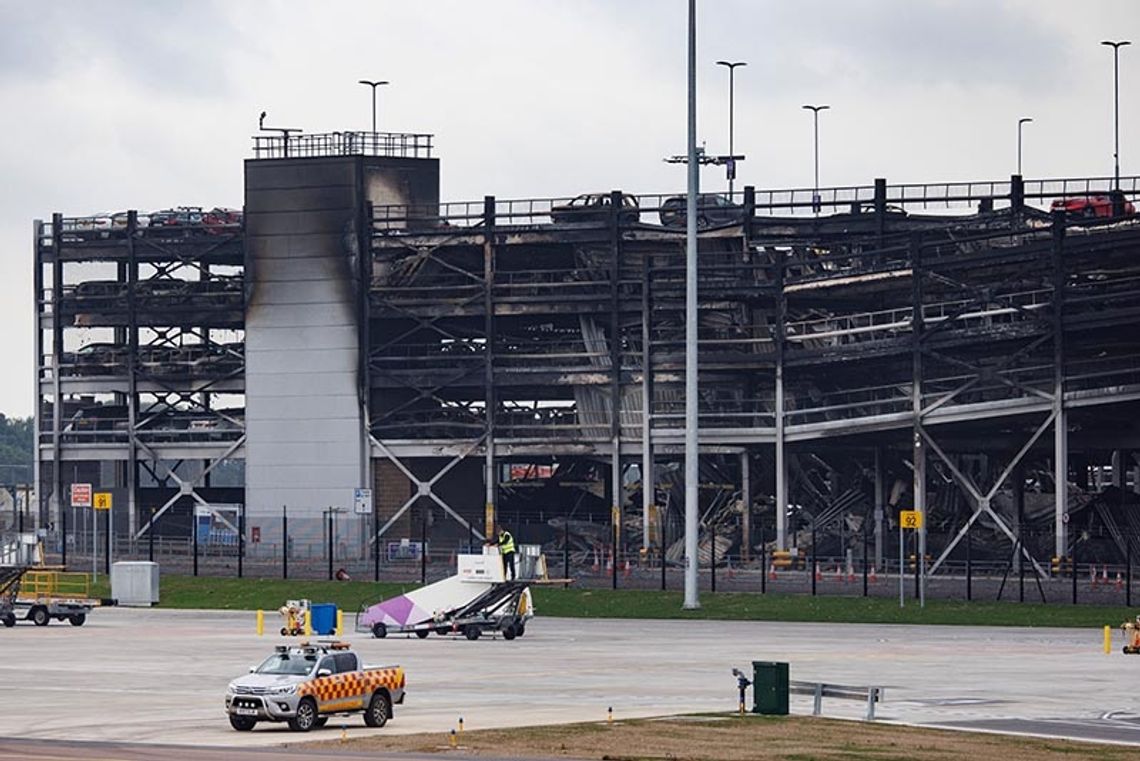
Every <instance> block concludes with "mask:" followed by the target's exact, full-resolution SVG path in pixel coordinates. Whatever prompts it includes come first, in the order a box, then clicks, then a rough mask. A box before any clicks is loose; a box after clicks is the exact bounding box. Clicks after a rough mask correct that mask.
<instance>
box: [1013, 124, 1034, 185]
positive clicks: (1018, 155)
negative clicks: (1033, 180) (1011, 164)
mask: <svg viewBox="0 0 1140 761" xmlns="http://www.w3.org/2000/svg"><path fill="white" fill-rule="evenodd" d="M1031 121H1033V120H1032V119H1031V118H1029V117H1028V116H1023V117H1021V118H1020V119H1018V120H1017V176H1018V177H1021V176H1022V174H1021V128H1022V127H1023V126H1025V125H1026V124H1029V122H1031Z"/></svg>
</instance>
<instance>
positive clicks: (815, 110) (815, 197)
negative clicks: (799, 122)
mask: <svg viewBox="0 0 1140 761" xmlns="http://www.w3.org/2000/svg"><path fill="white" fill-rule="evenodd" d="M829 108H831V106H804V109H805V110H807V111H811V112H812V118H813V121H814V122H815V182H814V184H813V185H812V188H811V208H812V211H813V212H815V213H816V214H819V208H820V199H819V112H820V111H826V110H827V109H829Z"/></svg>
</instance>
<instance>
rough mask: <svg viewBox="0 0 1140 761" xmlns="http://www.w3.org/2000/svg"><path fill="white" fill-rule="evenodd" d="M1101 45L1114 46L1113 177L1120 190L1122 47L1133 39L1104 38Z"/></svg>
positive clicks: (1129, 43)
mask: <svg viewBox="0 0 1140 761" xmlns="http://www.w3.org/2000/svg"><path fill="white" fill-rule="evenodd" d="M1100 44H1101V45H1108V46H1109V47H1110V48H1112V104H1113V106H1112V112H1113V116H1112V120H1113V151H1112V156H1113V158H1114V159H1115V168H1114V172H1113V178H1114V179H1115V180H1116V183H1115V185H1113V187H1114V188H1115V189H1116V190H1117V191H1119V190H1120V49H1121V48H1122V47H1124V46H1125V45H1131V44H1132V41H1131V40H1120V41H1119V42H1113V41H1111V40H1102V41H1101V43H1100Z"/></svg>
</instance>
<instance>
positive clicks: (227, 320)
mask: <svg viewBox="0 0 1140 761" xmlns="http://www.w3.org/2000/svg"><path fill="white" fill-rule="evenodd" d="M256 150H257V154H256V157H255V158H254V159H251V160H249V161H248V162H247V166H246V208H245V215H244V218H242V217H239V216H237V215H232V216H229V217H227V218H226V220H225V221H224V223H223V224H205V223H204V222H202V221H197V222H195V221H192V220H178V219H174V220H164V224H161V225H151V224H149V222H150V221H151V219H149V218H148V219H147V224H145V225H144V224H141V223H140V218H142V217H143V215H140V214H136V213H134V212H132V213H129V214H127V215H125V219H123V220H122V223H121V224H120V223H115V224H109V225H107V226H98V227H96V226H93V225H84V224H82V223H80V222H77V221H73V220H69V219H66V218H63V217H61V216H59V215H56V216H55V217H53V218H52V220H51V221H45V222H43V223H37V226H36V236H35V255H36V268H35V269H36V294H37V300H36V304H37V320H38V329H37V349H38V351H37V358H38V359H39V361H38V362H37V376H36V378H37V388H38V393H39V399H40V403H39V406H38V419H39V431H40V440H39V447H38V450H37V465H38V474H39V475H38V485H39V494H40V504H41V514H42V518H43V521H44V522H45V523H55V524H56V526H57V528H62V520H60V519H59V518H58V516H59V512H58V510H59V508H58V505H59V503H60V501H62V502H64V503H65V502H66V497H65V496H64V498H63V500H60V501H57V498H56V495H66V494H67V488H68V485H69V484H70V483H72V482H74V481H84V480H87V481H90V480H93V479H102V481H103V483H102V486H103V487H108V488H110V489H112V490H115V491H117V492H118V493H119V494H120V495H121V502H120V501H117V502H116V507H118V506H119V504H122V505H123V506H124V507H127V508H128V509H127V510H124V511H122V512H121V513H120V514H119V516H120V517H118V518H117V519H116V521H117V523H116V525H117V526H119V532H120V533H122V534H123V535H127V534H129V535H131V536H136V537H142V536H144V535H145V532H146V531H147V529H148V525H147V522H148V519H149V517H150V515H151V514H152V510H153V511H154V513H155V514H156V515H158V516H159V518H158V519H157V524H156V525H157V526H158V529H157V530H159V531H160V532H164V533H165V534H166V535H180V536H185V535H186V532H187V531H188V526H187V521H188V517H186V518H183V519H179V518H178V516H180V515H181V516H189V514H190V512H189V511H190V506H191V505H192V504H194V502H195V501H197V502H199V503H202V504H210V503H242V504H244V505H245V510H246V512H247V517H246V526H245V527H244V528H245V530H247V531H248V530H249V528H250V527H251V526H258V527H259V536H260V537H261V541H271V540H272V533H273V531H274V530H275V528H274V527H275V526H276V522H275V521H276V517H275V516H276V515H277V514H278V513H279V512H280V510H281V508H282V507H283V506H286V505H287V506H288V509H289V511H290V514H291V515H293V514H296V515H297V516H298V517H303V516H308V517H311V518H315V519H320V518H321V516H322V514H323V511H325V510H327V508H328V507H329V506H331V505H340V506H347V505H346V503H347V502H348V501H350V500H351V488H352V487H353V486H365V485H369V486H374V487H375V489H376V492H377V494H376V515H375V516H374V518H373V520H374V524H373V528H371V529H369V533H370V534H379V535H381V536H383V537H384V538H385V539H387V538H390V537H395V538H400V537H409V536H412V537H416V536H418V534H419V531H420V521H415V520H412V512H415V513H416V514H417V515H419V514H422V511H423V510H426V509H429V506H431V508H432V509H436V510H438V511H440V517H443V516H450V518H453V519H454V520H445V521H443V522H441V523H437V524H436V525H435V526H434V527H433V528H432V534H431V540H432V541H433V542H434V543H436V544H439V545H444V546H446V545H447V544H448V543H450V542H459V541H463V540H466V539H467V537H468V536H469V532H470V533H471V534H475V533H478V534H480V535H481V534H482V533H483V532H484V531H485V530H486V529H487V528H488V524H489V523H490V522H491V519H492V517H493V515H494V514H495V513H496V512H497V513H498V514H499V516H500V517H502V518H505V519H506V520H507V522H514V523H517V522H520V521H526V520H528V519H529V520H534V519H537V518H538V517H539V516H541V518H542V519H543V520H545V519H548V518H551V517H568V516H572V517H586V518H590V519H593V520H595V521H596V522H598V523H602V524H605V523H607V522H608V521H610V520H611V514H618V515H622V516H623V517H622V518H620V519H619V520H620V525H621V526H622V527H623V531H622V532H620V535H621V537H622V538H621V539H620V540H619V542H618V543H619V546H620V547H621V548H620V550H619V552H620V553H625V552H627V551H628V552H629V555H628V556H630V557H636V556H637V549H638V548H640V547H641V546H642V544H643V543H644V544H645V545H646V546H648V547H649V548H650V550H651V551H652V550H653V548H655V547H657V546H658V545H659V544H660V542H661V539H662V535H661V527H662V525H664V527H665V528H666V530H667V533H666V534H665V543H666V544H667V545H668V544H673V543H674V541H675V540H676V539H677V538H678V537H679V534H678V533H677V532H678V528H679V523H680V521H679V516H680V508H679V505H678V503H677V499H676V497H675V496H673V497H671V495H670V493H669V492H670V491H671V487H672V486H673V485H675V479H676V470H675V468H674V467H672V466H673V465H675V463H676V462H677V461H678V460H679V459H680V452H681V444H682V441H683V407H684V399H683V382H684V325H685V323H684V245H685V234H684V229H683V224H682V225H679V224H678V217H677V211H678V210H677V202H676V201H671V200H670V199H671V198H673V197H674V196H675V195H676V194H671V195H664V196H638V197H636V198H631V197H628V196H625V195H624V194H622V193H620V192H614V193H608V194H607V193H602V194H595V195H593V196H592V197H591V198H588V199H583V200H579V201H578V202H577V203H571V202H570V199H529V200H503V199H495V198H491V197H488V198H486V199H483V200H482V201H477V202H471V203H441V202H440V201H439V193H438V163H437V160H436V159H434V158H431V140H430V136H425V135H402V134H391V135H388V134H380V135H372V134H370V133H363V134H359V135H351V133H334V134H333V135H294V136H290V137H288V138H284V139H283V138H276V137H262V138H258V139H257V143H256ZM1137 182H1138V178H1122V180H1121V187H1122V190H1123V193H1122V195H1123V196H1127V197H1129V198H1135V196H1136V191H1137V187H1136V186H1137ZM1111 191H1112V180H1110V179H1070V180H1048V181H1023V180H1022V179H1021V178H1019V177H1013V178H1011V179H1010V180H1009V181H1003V182H985V183H949V184H947V183H942V184H932V185H891V184H889V183H887V182H885V181H881V180H880V181H877V182H875V183H874V184H873V185H869V186H866V187H848V188H833V189H826V190H822V191H821V192H820V194H821V203H820V209H819V213H818V214H815V213H813V208H812V200H811V196H812V193H811V191H810V190H794V191H760V190H753V189H752V188H746V189H745V190H744V192H743V193H738V194H736V196H735V197H734V198H733V199H731V203H727V204H725V203H723V201H721V202H718V203H717V204H716V208H715V210H713V209H712V207H711V206H710V208H709V212H708V214H707V218H702V220H701V225H700V227H701V231H700V238H699V262H700V281H699V285H698V289H699V299H700V317H699V335H700V343H699V355H700V388H701V400H700V429H701V430H700V442H701V452H702V473H703V474H704V475H703V478H702V480H704V481H706V482H707V484H708V485H709V488H707V489H704V490H702V494H703V495H704V503H705V508H706V509H708V517H709V519H710V521H713V522H717V528H718V530H720V531H721V532H722V533H721V536H724V537H726V544H728V545H729V546H732V547H733V549H732V553H733V554H734V555H738V556H740V558H741V559H744V560H748V559H751V558H753V557H755V553H757V551H758V548H759V547H760V545H761V544H763V543H765V542H768V543H770V542H773V541H774V542H775V543H776V545H777V546H781V547H783V546H788V545H793V544H795V543H797V542H800V543H802V539H801V538H800V537H798V536H797V535H796V534H797V529H801V528H806V527H808V526H809V525H811V524H812V523H814V524H817V525H823V524H833V525H838V524H839V523H840V522H843V521H842V519H844V518H847V517H849V516H850V519H851V520H850V521H848V522H847V523H846V525H848V529H849V530H851V531H854V532H857V531H859V530H860V527H861V526H862V525H868V526H870V525H873V526H875V528H876V532H875V534H876V539H875V545H876V548H877V549H876V555H877V556H879V555H883V554H888V553H885V552H884V551H883V544H884V543H885V542H889V539H886V538H884V537H883V531H884V530H885V529H884V527H885V526H888V525H893V524H891V523H890V521H891V519H892V518H893V511H894V510H896V509H898V508H900V507H917V508H918V509H925V510H927V512H928V514H929V524H928V529H927V531H928V532H929V533H930V534H931V544H930V545H929V548H928V551H929V552H930V553H931V555H932V566H933V570H935V571H937V570H938V568H939V567H942V565H943V564H944V562H945V560H948V559H951V558H954V557H957V554H958V553H960V552H961V551H962V548H961V547H958V548H957V549H955V547H954V544H955V537H959V538H960V537H961V536H962V535H963V532H964V527H965V526H966V525H967V523H973V524H975V529H976V530H975V531H974V533H975V534H979V537H978V541H980V542H981V543H983V544H984V543H985V542H986V541H989V542H990V545H991V549H994V551H995V552H998V553H999V554H1005V555H1008V554H1009V548H1010V545H1011V542H1012V541H1013V540H1014V539H1015V538H1016V537H1017V536H1018V535H1019V530H1018V527H1017V524H1018V523H1019V521H1018V520H1017V513H1018V510H1017V505H1018V504H1021V505H1023V506H1024V505H1025V504H1026V502H1027V498H1028V503H1029V508H1028V509H1025V508H1024V507H1023V509H1022V511H1021V512H1022V513H1023V514H1024V516H1025V517H1024V518H1023V519H1022V520H1021V521H1020V523H1021V524H1024V525H1025V526H1026V527H1027V528H1031V529H1035V530H1036V531H1035V533H1033V536H1034V537H1035V539H1032V540H1027V546H1029V549H1030V550H1031V554H1032V555H1033V557H1034V558H1035V559H1036V560H1037V562H1038V563H1040V564H1041V565H1042V566H1043V567H1046V568H1047V565H1048V557H1049V555H1059V556H1071V555H1073V554H1074V550H1075V549H1076V551H1077V554H1078V555H1079V556H1080V557H1079V559H1081V560H1082V561H1084V562H1089V561H1092V560H1093V559H1094V558H1095V559H1096V560H1099V561H1100V562H1118V561H1120V560H1122V559H1123V557H1124V555H1125V549H1126V546H1127V542H1128V538H1129V537H1131V538H1132V542H1133V543H1135V542H1136V537H1137V535H1138V533H1140V518H1138V517H1137V516H1136V510H1135V508H1134V506H1133V505H1134V504H1135V500H1136V498H1135V497H1134V496H1132V495H1131V494H1124V492H1123V490H1122V491H1121V492H1119V495H1120V496H1117V497H1116V498H1115V499H1116V501H1117V503H1118V506H1119V508H1120V509H1112V510H1110V509H1108V508H1109V507H1110V506H1109V505H1108V504H1107V502H1108V500H1105V499H1102V498H1099V497H1098V496H1097V494H1096V493H1095V492H1096V490H1097V489H1096V487H1097V486H1098V485H1100V484H1099V483H1095V481H1096V479H1099V478H1100V477H1101V476H1102V475H1103V476H1105V477H1107V478H1111V479H1114V480H1115V481H1116V482H1117V484H1118V485H1123V486H1129V485H1131V486H1132V487H1135V486H1136V485H1137V484H1140V478H1136V477H1135V476H1134V475H1133V476H1131V477H1130V476H1129V471H1132V470H1134V469H1135V463H1134V462H1133V460H1132V459H1131V457H1130V451H1131V450H1132V449H1133V448H1137V449H1140V442H1138V441H1137V436H1136V429H1135V424H1134V417H1135V411H1136V408H1137V404H1136V403H1137V400H1138V399H1140V343H1138V342H1137V340H1136V337H1135V336H1136V328H1137V325H1138V323H1140V281H1138V277H1140V221H1138V220H1137V218H1136V217H1135V216H1121V217H1115V218H1099V217H1098V218H1084V217H1076V216H1074V215H1069V216H1065V215H1064V214H1063V213H1061V212H1057V213H1054V214H1050V213H1049V212H1048V211H1047V209H1049V207H1050V205H1051V204H1052V202H1054V201H1056V200H1059V199H1071V198H1084V197H1090V196H1099V195H1111ZM634 201H636V204H635V203H634ZM659 211H660V213H659ZM683 214H684V212H683V211H682V212H681V218H680V219H681V222H682V223H683ZM116 219H118V215H117V216H116ZM662 222H666V223H667V224H661V223H662ZM84 228H90V229H84ZM362 253H367V255H361V254H362ZM96 262H97V263H101V264H100V266H101V267H102V268H103V269H102V270H101V271H100V274H99V275H98V276H97V277H90V278H85V277H84V275H83V274H82V273H84V272H86V270H85V269H84V268H85V267H89V266H90V265H91V263H96ZM73 272H74V273H76V274H72V273H73ZM108 272H109V273H110V274H108ZM916 305H918V307H919V308H916ZM95 331H99V337H98V339H97V340H95V339H91V338H89V336H90V335H92V334H93V333H94V332H95ZM82 338H88V340H91V341H93V342H96V343H100V344H108V346H103V347H101V348H98V349H94V350H92V349H88V350H87V351H86V352H85V351H84V349H83V348H82V345H81V339H82ZM647 399H648V400H650V401H649V403H648V404H646V403H645V400H647ZM646 412H648V414H646ZM647 441H648V442H649V446H648V447H646V446H645V445H644V443H645V442H647ZM239 461H240V462H244V463H245V464H246V467H245V481H244V487H239V486H238V485H236V484H235V482H233V481H227V482H226V483H227V484H235V485H226V486H220V485H215V484H214V483H213V481H212V476H216V475H217V473H218V472H219V468H220V467H221V464H222V463H229V464H230V465H232V464H233V463H235V462H239ZM179 462H182V463H187V462H196V463H200V465H197V466H195V467H194V468H188V467H187V466H186V465H182V466H177V465H176V464H177V463H179ZM94 463H115V466H114V467H109V466H104V467H103V468H102V472H101V473H100V472H98V471H97V469H96V467H95V465H94ZM511 465H514V466H515V467H514V468H512V467H511ZM647 468H649V469H652V470H655V471H656V473H655V477H654V483H655V484H656V485H657V488H656V489H654V490H650V493H649V494H643V493H642V490H641V486H640V484H641V480H642V479H641V477H640V474H641V473H643V472H645V471H646V469H647ZM540 469H541V470H540ZM527 473H530V474H533V473H540V474H541V476H542V477H541V478H538V479H536V478H528V477H526V475H525V474H527ZM1090 473H1091V474H1092V476H1091V477H1092V478H1093V479H1094V483H1090V482H1089V478H1090ZM1059 478H1064V479H1065V480H1066V481H1067V482H1070V483H1071V484H1073V486H1072V487H1071V489H1072V493H1069V492H1068V490H1061V494H1060V495H1059V496H1058V495H1057V494H1056V491H1057V490H1055V488H1054V486H1053V484H1054V483H1055V482H1056V481H1057V480H1059ZM916 482H917V483H920V484H925V488H924V489H918V490H917V492H918V494H917V495H915V494H914V493H915V491H916V490H915V489H914V488H913V484H914V483H916ZM714 484H719V485H716V486H714ZM1027 491H1028V492H1030V493H1031V494H1032V496H1030V495H1029V494H1026V492H1027ZM725 495H727V497H730V498H731V499H726V498H724V497H725ZM736 498H740V499H741V500H742V502H743V503H744V504H750V505H752V506H753V509H751V510H740V509H739V508H736V509H733V508H731V507H727V508H726V507H725V505H733V504H736V503H735V499H736ZM718 500H720V502H719V503H718ZM670 503H671V506H670V507H667V508H666V509H665V511H664V512H663V517H664V520H662V519H661V517H659V514H658V509H657V508H656V507H655V506H656V505H670ZM718 504H719V509H711V508H713V507H716V506H717V505H718ZM1126 505H1127V506H1128V509H1124V507H1125V506H1126ZM294 511H296V512H295V513H294ZM864 519H866V521H867V523H866V524H863V523H862V521H863V520H864ZM643 526H648V529H649V530H647V531H643V530H642V527H643ZM73 528H74V527H73ZM607 533H608V532H603V533H602V534H601V537H602V538H601V539H598V540H595V541H597V542H598V543H599V546H600V547H605V546H607V545H608V544H609V539H608V536H607V535H606V534H607ZM1023 536H1024V534H1023ZM742 537H746V538H747V541H741V538H742ZM535 538H538V536H537V535H536V537H535ZM248 539H249V538H248V537H247V538H246V540H247V541H248ZM839 541H844V540H843V539H840V540H839ZM847 541H850V538H849V537H848V539H847ZM1074 542H1076V545H1075V544H1074ZM724 549H725V548H724V547H722V548H721V549H720V550H719V551H721V552H723V550H724ZM836 549H842V547H839V546H838V545H836ZM1082 552H1084V553H1085V554H1084V555H1083V556H1081V553H1082Z"/></svg>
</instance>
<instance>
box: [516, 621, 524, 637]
mask: <svg viewBox="0 0 1140 761" xmlns="http://www.w3.org/2000/svg"><path fill="white" fill-rule="evenodd" d="M524 634H526V624H524V623H523V622H522V621H519V622H518V623H517V624H515V636H516V637H521V636H522V635H524Z"/></svg>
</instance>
